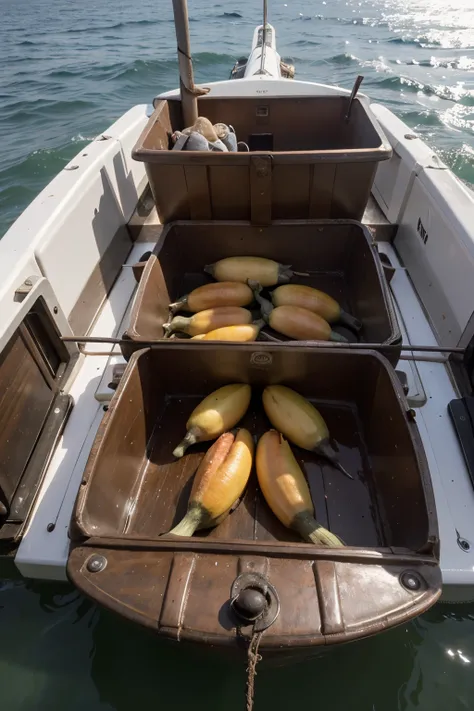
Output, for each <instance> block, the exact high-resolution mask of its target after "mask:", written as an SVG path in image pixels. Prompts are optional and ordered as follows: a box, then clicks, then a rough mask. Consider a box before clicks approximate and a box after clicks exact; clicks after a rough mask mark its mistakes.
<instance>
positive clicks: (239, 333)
mask: <svg viewBox="0 0 474 711" xmlns="http://www.w3.org/2000/svg"><path fill="white" fill-rule="evenodd" d="M264 325H265V322H264V321H262V320H260V321H256V322H255V323H249V324H240V325H238V326H226V327H225V328H216V329H215V330H214V331H209V333H204V334H202V335H199V336H193V338H191V340H192V341H194V340H200V341H241V342H244V341H255V340H256V339H257V336H258V334H259V333H260V329H261V328H262V327H263V326H264Z"/></svg>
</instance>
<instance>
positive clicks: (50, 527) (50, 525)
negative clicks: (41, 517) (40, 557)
mask: <svg viewBox="0 0 474 711" xmlns="http://www.w3.org/2000/svg"><path fill="white" fill-rule="evenodd" d="M55 528H56V524H55V523H48V525H47V526H46V530H47V531H48V533H52V531H54V529H55Z"/></svg>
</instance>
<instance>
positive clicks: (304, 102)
mask: <svg viewBox="0 0 474 711" xmlns="http://www.w3.org/2000/svg"><path fill="white" fill-rule="evenodd" d="M347 107H348V98H347V97H346V96H310V97H302V98H298V97H288V98H235V97H232V98H212V96H211V97H206V98H203V99H200V101H199V113H200V115H201V116H206V117H207V118H209V119H210V120H211V121H212V123H217V122H224V123H228V124H231V125H232V126H233V127H234V128H235V131H236V134H237V138H238V139H239V140H240V141H245V142H246V143H248V145H249V146H250V147H251V149H252V150H251V151H250V152H248V153H216V152H205V151H196V152H191V151H172V150H170V147H171V144H170V136H171V133H172V132H173V131H175V130H178V129H182V128H184V127H183V123H182V116H181V104H180V102H179V101H177V100H167V101H165V100H161V101H158V102H157V105H156V109H155V112H154V113H153V115H152V116H151V118H150V120H149V122H148V124H147V126H146V127H145V129H144V131H143V133H142V134H141V136H140V138H139V140H138V142H137V144H136V146H135V148H134V150H133V153H132V155H133V157H134V158H135V160H139V161H143V162H144V163H145V164H146V171H147V174H148V179H149V182H150V185H151V189H152V191H153V195H154V198H155V202H156V207H157V210H158V214H159V216H160V219H161V221H162V222H163V223H166V222H170V221H172V220H219V219H231V220H251V221H252V222H253V223H255V224H267V223H268V222H270V220H272V219H291V218H296V219H298V218H301V219H306V218H347V219H355V220H360V219H361V218H362V215H363V213H364V210H365V207H366V205H367V200H368V198H369V195H370V190H371V187H372V183H373V180H374V176H375V171H376V169H377V164H378V162H379V161H381V160H385V159H387V158H390V156H391V152H392V151H391V147H390V144H389V142H388V141H387V139H386V137H385V136H384V134H383V132H382V130H381V128H380V126H379V125H378V123H377V121H376V119H375V118H374V116H373V115H372V112H371V110H370V107H369V105H368V102H367V101H366V100H365V99H363V98H362V99H356V100H355V101H354V103H353V106H352V111H351V115H350V119H349V121H346V120H345V115H346V112H347ZM268 146H271V150H268ZM263 147H265V148H264V149H263V150H262V148H263ZM259 148H260V150H259Z"/></svg>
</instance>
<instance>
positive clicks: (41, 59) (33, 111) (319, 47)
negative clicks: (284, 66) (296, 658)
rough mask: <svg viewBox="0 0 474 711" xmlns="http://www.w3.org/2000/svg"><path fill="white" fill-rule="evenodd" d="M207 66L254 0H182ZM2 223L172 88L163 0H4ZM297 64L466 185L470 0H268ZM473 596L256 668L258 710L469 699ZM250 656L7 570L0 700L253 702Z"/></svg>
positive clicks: (403, 706) (405, 706) (429, 707)
mask: <svg viewBox="0 0 474 711" xmlns="http://www.w3.org/2000/svg"><path fill="white" fill-rule="evenodd" d="M189 7H190V14H191V17H192V24H191V34H192V46H193V52H194V57H195V69H196V75H197V79H198V81H206V80H211V79H225V78H227V76H228V73H229V70H230V67H231V66H232V64H233V62H234V60H235V59H236V58H237V57H239V56H241V55H245V54H247V53H248V50H249V46H250V42H251V37H252V31H253V28H254V26H255V25H256V24H257V23H258V22H259V21H260V10H259V8H260V3H259V2H257V1H256V0H252V1H251V0H241V1H240V2H237V0H236V1H235V2H232V1H231V0H222V1H221V2H220V3H213V2H210V1H209V0H201V1H198V0H189ZM0 13H1V14H0V18H1V23H0V235H2V234H3V233H4V231H5V230H6V229H7V228H8V226H9V225H10V224H11V223H12V221H13V220H14V219H15V218H16V217H17V216H18V214H19V213H20V212H21V211H22V210H23V209H24V208H25V207H26V206H27V205H28V203H29V202H30V201H31V200H32V199H33V198H34V197H35V195H37V194H38V192H39V191H40V190H41V189H42V188H43V187H44V186H45V185H46V184H47V183H48V181H49V180H51V178H52V177H54V175H55V174H56V173H57V172H58V171H59V170H60V169H61V168H62V167H63V166H64V165H65V164H66V162H67V161H68V160H70V158H72V157H73V156H74V154H75V153H77V152H79V151H80V150H81V149H82V148H83V147H84V146H85V145H86V144H87V142H88V141H89V140H91V139H92V138H93V137H94V136H95V135H97V134H98V133H99V132H101V131H103V130H104V129H105V128H107V126H108V125H109V124H110V123H112V122H113V121H114V120H115V119H116V118H118V117H119V116H120V115H121V114H122V113H123V112H124V111H126V110H127V109H128V108H129V107H130V106H131V105H133V104H135V103H143V102H149V101H150V100H151V98H152V97H153V96H154V95H155V94H156V93H158V92H159V91H162V90H165V89H170V88H173V87H174V86H176V85H177V68H176V61H175V50H174V47H175V40H174V35H173V31H174V30H173V24H172V14H171V0H154V1H153V2H152V0H136V1H135V2H133V3H132V2H124V0H115V2H114V3H110V2H108V3H105V2H103V1H102V2H93V1H92V0H81V2H80V3H79V2H75V3H72V2H66V1H65V0H56V2H54V3H53V2H51V0H49V1H48V2H47V1H46V0H0ZM270 20H271V21H272V22H274V24H275V25H276V28H277V40H278V47H279V50H280V52H281V54H282V56H283V57H284V58H285V59H287V60H289V61H293V62H294V63H295V65H296V69H297V76H298V77H299V78H304V79H313V80H319V81H322V82H324V83H337V84H340V85H341V86H345V87H350V86H351V85H352V82H353V79H354V77H355V75H356V74H357V73H363V74H364V75H365V77H366V79H365V82H364V87H365V91H366V92H367V93H369V94H370V95H371V96H372V98H373V99H374V100H375V101H379V102H383V103H385V104H386V105H387V106H389V107H390V108H391V109H392V110H393V111H394V112H395V113H397V114H398V115H399V116H401V118H403V119H404V120H405V121H406V122H407V123H408V124H409V125H410V126H411V127H412V128H414V129H415V130H416V131H417V132H418V133H420V134H421V135H422V136H423V138H424V140H426V141H428V143H430V145H432V146H433V147H434V148H436V149H437V150H438V151H439V153H440V154H441V155H442V157H443V159H444V160H445V161H446V162H447V163H448V164H449V165H450V166H451V167H452V168H453V170H454V171H455V172H456V173H457V174H458V175H459V176H460V177H461V178H463V179H464V180H466V181H467V182H470V183H474V74H473V70H474V2H473V0H463V1H462V0H458V2H456V3H455V2H452V1H448V2H444V1H443V0H413V1H411V2H408V1H405V2H402V1H400V0H371V1H369V2H367V1H362V2H359V1H358V0H349V1H347V2H346V0H326V1H324V0H314V1H313V2H308V1H307V0H302V1H301V2H300V1H298V0H297V1H295V0H293V2H291V0H289V1H288V2H287V3H285V2H280V0H278V2H276V1H275V0H270ZM473 613H474V606H472V607H469V606H466V605H463V606H460V605H456V606H450V607H447V606H443V607H442V606H438V607H436V608H435V609H434V610H432V611H430V612H429V613H428V614H426V615H424V616H423V617H422V618H420V619H418V620H417V621H415V622H413V623H410V624H409V625H405V626H402V627H400V628H398V629H395V630H393V631H391V632H389V633H386V634H384V635H381V636H379V637H376V638H374V639H369V640H365V641H363V642H359V643H357V644H356V645H347V646H345V647H341V648H340V649H336V650H334V651H332V652H331V653H330V654H328V655H327V656H325V657H322V658H319V659H315V660H313V661H309V662H305V663H302V664H300V665H297V666H294V667H290V668H285V669H271V668H269V669H263V670H262V671H261V672H260V673H259V674H258V677H257V692H256V707H255V708H256V711H259V710H260V711H263V710H264V709H265V710H266V711H273V710H280V709H281V710H282V711H283V710H286V709H293V708H298V709H300V708H303V707H304V708H308V709H314V711H321V710H322V709H324V710H326V709H343V710H344V711H392V710H395V709H397V710H403V711H405V710H410V711H411V710H412V709H423V710H425V709H426V711H438V710H439V711H460V710H461V709H474V677H473V669H472V660H473V659H474V616H473ZM244 687H245V664H244V661H243V660H242V663H241V664H240V665H238V664H236V663H235V662H233V663H231V662H229V661H227V660H226V659H223V658H222V657H221V656H219V655H212V656H209V655H208V654H206V653H204V652H203V651H202V650H195V649H188V648H186V647H185V648H181V647H179V646H175V645H169V644H165V643H163V642H161V641H159V640H157V639H155V638H154V637H153V636H151V635H150V634H149V633H146V632H144V631H142V630H141V629H138V628H135V627H133V626H131V625H129V624H127V623H124V622H123V621H121V620H118V619H115V618H114V617H112V616H111V615H110V614H108V613H106V612H104V611H101V610H99V609H97V608H96V607H95V606H94V605H92V604H91V603H89V602H88V601H86V600H85V599H84V598H82V597H81V596H80V595H79V594H78V593H77V592H75V591H74V590H72V589H70V588H68V587H66V586H57V585H52V584H44V583H30V582H24V581H21V580H20V581H18V580H7V579H5V580H4V581H3V582H2V581H1V580H0V709H1V710H2V711H3V709H5V711H20V710H22V711H23V710H25V709H27V710H30V709H31V710H36V709H38V710H39V711H47V710H48V711H63V710H64V711H66V710H67V711H82V710H86V709H87V710H88V711H99V709H101V710H102V709H116V710H117V711H134V710H135V709H148V708H150V709H184V708H187V707H191V706H192V707H193V708H194V709H206V711H214V710H215V711H218V710H219V711H220V710H221V709H226V710H228V711H233V710H234V709H236V710H237V709H243V708H244V697H243V693H244Z"/></svg>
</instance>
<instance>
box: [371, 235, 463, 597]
mask: <svg viewBox="0 0 474 711" xmlns="http://www.w3.org/2000/svg"><path fill="white" fill-rule="evenodd" d="M379 249H380V250H381V251H384V252H385V253H386V254H387V256H388V257H389V258H390V261H391V262H392V265H393V266H394V267H396V272H395V274H394V276H393V279H392V281H391V283H390V287H391V290H392V294H393V296H394V298H395V300H396V302H397V305H398V307H399V309H400V311H401V314H402V317H403V321H404V324H405V328H406V332H407V335H408V343H413V344H423V345H437V341H436V338H435V335H434V333H433V330H432V329H431V327H430V325H429V323H428V320H427V318H426V316H425V312H424V311H423V308H422V306H421V303H420V301H419V300H418V297H417V295H416V293H415V290H414V288H413V285H412V283H411V281H410V279H409V277H408V274H407V272H406V270H405V269H404V268H403V267H401V265H400V262H399V260H398V258H397V255H396V252H395V250H394V249H393V247H391V245H389V244H386V243H381V244H379ZM402 363H403V362H401V363H400V366H401V365H402ZM416 366H417V370H418V373H419V375H420V378H421V381H422V384H423V389H424V392H425V394H426V398H427V399H426V404H425V405H423V407H421V408H417V410H416V421H417V424H418V429H419V431H420V435H421V438H422V441H423V446H424V449H425V453H426V457H427V459H428V465H429V468H430V473H431V480H432V482H433V489H434V495H435V500H436V508H437V513H438V524H439V534H440V540H441V570H442V574H443V598H442V599H443V600H445V601H446V602H461V601H466V600H472V599H474V516H473V515H472V512H473V511H474V489H473V486H472V484H471V480H470V478H469V474H468V471H467V467H466V463H465V461H464V457H463V454H462V451H461V447H460V445H459V441H458V438H457V435H456V432H455V429H454V426H453V424H452V422H451V418H450V416H449V413H448V409H447V408H448V403H449V402H450V401H451V400H453V399H454V398H457V397H459V395H458V393H457V392H456V390H455V387H454V385H453V383H452V381H451V378H450V375H449V372H448V370H447V368H446V366H445V365H444V364H443V363H432V362H425V361H417V363H416ZM397 367H399V366H397ZM458 533H459V535H460V536H461V537H462V538H464V539H466V540H467V541H468V542H469V543H470V544H471V548H470V550H469V551H467V552H466V551H464V550H462V549H461V547H460V546H459V544H458Z"/></svg>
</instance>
